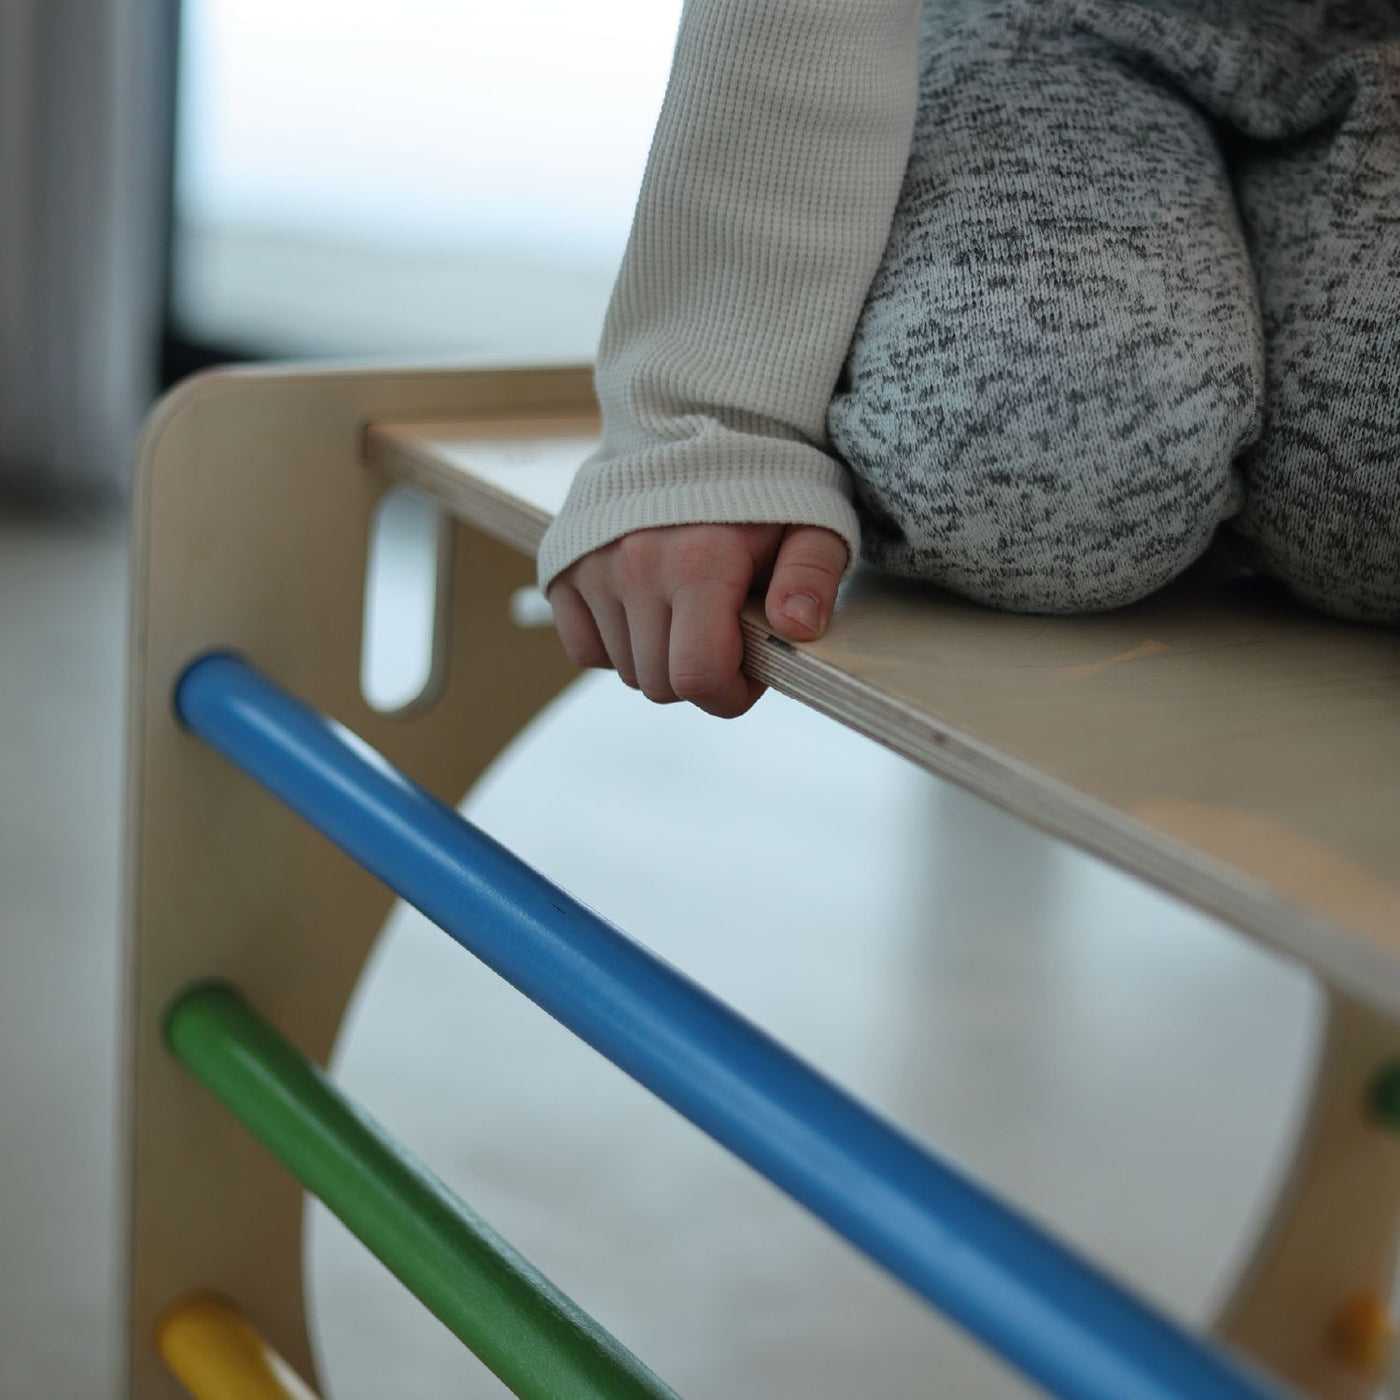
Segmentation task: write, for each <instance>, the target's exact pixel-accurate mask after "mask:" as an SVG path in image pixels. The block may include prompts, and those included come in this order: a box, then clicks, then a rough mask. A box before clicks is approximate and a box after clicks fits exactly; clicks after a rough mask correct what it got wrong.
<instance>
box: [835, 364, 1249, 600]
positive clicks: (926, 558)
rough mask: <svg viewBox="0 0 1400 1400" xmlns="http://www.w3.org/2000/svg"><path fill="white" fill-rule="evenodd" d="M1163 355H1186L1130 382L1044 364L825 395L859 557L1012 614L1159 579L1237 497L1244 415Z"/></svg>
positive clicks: (1123, 591) (1148, 585) (1184, 558)
mask: <svg viewBox="0 0 1400 1400" xmlns="http://www.w3.org/2000/svg"><path fill="white" fill-rule="evenodd" d="M1170 363H1175V364H1177V365H1181V366H1182V367H1183V369H1185V368H1186V367H1185V365H1184V362H1182V361H1180V360H1178V361H1174V362H1169V363H1167V364H1164V367H1163V372H1162V373H1159V374H1157V375H1155V376H1154V378H1153V380H1152V382H1150V383H1148V384H1137V385H1134V386H1127V385H1123V384H1121V383H1119V382H1118V381H1116V380H1114V379H1112V378H1110V376H1109V375H1107V374H1095V373H1093V372H1092V371H1087V372H1086V370H1085V367H1083V366H1081V367H1080V368H1079V370H1078V372H1077V373H1071V372H1068V371H1065V370H1064V369H1062V368H1059V369H1056V370H1054V371H1051V370H1049V369H1047V370H1045V372H1043V373H1041V374H1038V375H1037V376H1036V377H1035V379H1034V380H1033V382H1032V383H1030V384H1028V383H1027V381H1026V380H1024V379H1022V380H1021V387H1022V388H1029V389H1031V390H1032V392H1029V393H1026V394H1021V393H1018V394H1017V395H1016V396H1015V398H1014V399H1011V400H1006V399H1003V400H1001V401H998V398H997V396H996V395H995V393H990V394H986V395H983V396H982V397H979V398H976V399H972V398H969V397H966V396H963V397H961V398H958V397H954V396H951V395H950V396H948V397H946V398H941V397H940V396H939V395H938V394H937V393H934V392H921V393H920V394H918V395H916V396H910V397H909V398H908V399H907V400H905V401H904V402H901V403H899V404H892V403H890V402H889V401H888V399H886V400H885V401H883V402H880V403H873V404H872V403H869V402H863V401H862V400H861V397H860V395H859V394H858V393H855V394H852V395H847V396H845V397H844V398H843V399H841V400H838V401H837V402H836V403H834V404H833V410H832V415H831V418H830V426H831V429H832V440H833V443H834V445H835V446H836V447H837V450H838V451H839V452H841V454H842V456H843V457H844V458H845V460H846V461H847V462H848V464H849V465H850V466H851V468H852V470H853V472H854V474H855V477H856V482H857V498H858V501H859V503H860V504H861V506H862V507H863V512H864V515H865V555H866V558H867V559H868V560H869V561H870V562H871V563H874V564H876V565H878V566H880V567H883V568H886V569H889V570H891V571H893V572H896V573H899V574H903V575H906V576H911V577H918V578H923V579H926V580H928V581H930V582H933V583H938V584H940V585H942V586H944V587H947V588H950V589H952V590H954V591H955V592H958V593H960V594H962V595H963V596H964V597H968V598H971V599H973V600H975V601H977V602H980V603H984V604H987V605H988V606H991V607H997V608H1004V609H1008V610H1012V611H1017V612H1042V613H1082V612H1098V611H1103V610H1106V609H1110V608H1117V607H1122V606H1124V605H1126V604H1128V603H1133V602H1136V601H1137V600H1138V599H1140V598H1143V597H1145V596H1146V595H1148V594H1150V593H1152V592H1154V591H1155V590H1156V589H1158V588H1160V587H1162V586H1163V585H1164V584H1166V583H1168V582H1169V581H1170V580H1171V579H1173V578H1175V577H1176V576H1177V575H1178V574H1180V573H1181V572H1182V571H1183V570H1185V569H1186V568H1187V567H1188V566H1189V565H1191V564H1192V563H1193V562H1194V561H1195V560H1196V559H1198V558H1199V557H1200V556H1201V554H1203V553H1204V552H1205V550H1206V548H1207V546H1208V545H1209V543H1210V540H1211V538H1212V537H1213V535H1214V533H1215V531H1216V529H1217V527H1218V526H1219V525H1220V524H1221V522H1222V521H1224V520H1226V519H1228V518H1229V517H1230V516H1232V515H1233V514H1234V513H1235V512H1236V511H1237V510H1238V509H1239V506H1240V502H1241V488H1240V481H1239V477H1238V474H1237V472H1236V471H1235V469H1234V466H1233V458H1234V457H1235V455H1236V453H1237V451H1238V449H1239V445H1240V440H1241V436H1242V435H1247V433H1248V430H1249V426H1248V425H1249V422H1250V420H1251V413H1250V412H1249V410H1248V409H1247V406H1244V405H1242V404H1241V402H1240V401H1239V399H1238V398H1237V397H1235V396H1231V395H1225V396H1220V397H1216V398H1214V399H1212V398H1211V397H1210V396H1209V395H1207V396H1204V397H1203V396H1202V395H1201V394H1200V392H1199V387H1200V386H1199V384H1198V383H1197V382H1196V381H1195V377H1194V375H1193V374H1190V373H1189V371H1188V373H1187V375H1186V377H1185V378H1183V376H1177V377H1176V378H1175V379H1174V378H1173V377H1172V376H1171V374H1170V373H1168V372H1167V370H1168V369H1169V368H1170ZM1186 379H1189V382H1186ZM1128 394H1132V395H1133V396H1134V397H1133V398H1132V401H1129V399H1128V398H1125V395H1128Z"/></svg>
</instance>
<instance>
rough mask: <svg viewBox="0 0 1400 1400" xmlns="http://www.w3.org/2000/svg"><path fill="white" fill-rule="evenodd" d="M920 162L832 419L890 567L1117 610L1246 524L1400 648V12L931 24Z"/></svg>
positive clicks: (936, 11) (954, 3)
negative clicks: (1390, 629) (1387, 629)
mask: <svg viewBox="0 0 1400 1400" xmlns="http://www.w3.org/2000/svg"><path fill="white" fill-rule="evenodd" d="M921 62H922V74H921V88H920V104H919V110H918V115H917V121H916V126H915V131H914V138H913V145H912V150H911V158H910V161H909V165H908V168H907V171H906V174H905V178H904V183H903V187H902V192H901V195H900V198H899V202H898V205H897V208H896V212H895V216H894V221H893V225H892V229H891V234H890V238H889V242H888V246H887V248H886V251H885V256H884V259H883V262H882V264H881V266H880V269H879V271H878V273H877V274H876V277H875V281H874V283H873V285H872V286H871V288H870V292H869V295H868V298H867V301H866V304H865V308H864V311H863V313H862V315H861V317H860V320H859V323H858V325H857V327H856V331H855V336H854V339H853V341H852V344H851V347H850V352H849V357H848V359H847V363H846V367H845V370H844V372H843V375H842V378H841V380H840V381H839V383H838V386H837V392H836V394H835V396H834V398H833V399H832V402H831V405H830V409H829V412H828V418H827V427H828V433H829V437H830V441H831V444H832V448H833V450H834V451H835V452H836V453H837V454H839V456H840V457H841V458H842V459H843V460H844V461H845V462H846V463H847V464H848V465H849V467H850V469H851V472H852V474H853V477H854V479H855V489H856V500H857V507H858V510H859V512H860V515H861V525H862V532H863V552H864V557H865V558H867V559H869V560H871V561H872V562H874V563H876V564H879V565H881V566H882V567H884V568H886V569H890V570H893V571H895V572H897V573H901V574H906V575H910V576H914V577H919V578H924V579H929V580H932V581H934V582H936V583H940V584H943V585H945V586H947V587H949V588H951V589H953V590H955V591H957V592H959V593H961V594H964V595H965V596H967V597H970V598H973V599H976V600H978V601H981V602H985V603H988V604H991V605H993V606H996V607H1001V608H1012V609H1017V610H1024V611H1032V612H1051V613H1066V612H1079V611H1088V610H1095V609H1102V608H1111V607H1115V606H1118V605H1121V604H1124V603H1127V602H1130V601H1132V600H1134V599H1136V598H1140V597H1142V596H1143V595H1145V594H1147V593H1150V592H1151V591H1153V590H1154V589H1156V588H1158V587H1160V586H1161V585H1162V584H1163V583H1165V582H1167V581H1168V580H1169V579H1171V578H1173V577H1174V576H1175V575H1177V574H1178V573H1180V572H1181V571H1182V570H1183V569H1184V568H1185V567H1186V566H1187V565H1188V564H1190V563H1191V562H1192V561H1193V560H1194V559H1196V558H1197V557H1199V556H1200V555H1201V554H1202V553H1203V552H1204V551H1205V549H1206V548H1207V546H1208V545H1209V544H1210V542H1211V540H1212V538H1213V537H1214V536H1216V534H1217V532H1220V533H1222V534H1223V535H1224V536H1226V537H1228V538H1229V539H1230V540H1231V541H1233V543H1234V545H1235V547H1236V549H1237V551H1238V552H1240V553H1241V555H1242V556H1243V557H1246V558H1247V559H1248V560H1249V562H1251V563H1252V564H1253V565H1254V566H1255V567H1257V568H1259V569H1261V570H1263V571H1265V572H1268V573H1270V574H1273V575H1274V576H1276V577H1278V578H1280V579H1282V580H1284V581H1285V582H1286V583H1287V584H1288V585H1289V587H1291V588H1292V589H1293V590H1294V591H1295V593H1296V594H1297V595H1298V596H1299V597H1300V598H1302V599H1304V600H1305V601H1307V602H1308V603H1310V604H1312V605H1314V606H1316V607H1318V608H1321V609H1324V610H1325V611H1328V612H1330V613H1333V614H1335V615H1338V616H1342V617H1347V618H1355V619H1360V620H1365V621H1372V622H1382V623H1388V624H1391V625H1396V624H1400V16H1398V15H1397V7H1396V6H1395V5H1393V4H1390V3H1383V0H1348V2H1347V3H1337V2H1336V0H1331V3H1329V2H1328V0H1151V3H1149V2H1148V0H1142V2H1141V3H1132V2H1130V0H1019V2H1018V3H1010V2H1007V0H1003V2H1001V3H995V2H993V0H928V3H927V5H926V7H925V17H924V32H923V44H922V51H921Z"/></svg>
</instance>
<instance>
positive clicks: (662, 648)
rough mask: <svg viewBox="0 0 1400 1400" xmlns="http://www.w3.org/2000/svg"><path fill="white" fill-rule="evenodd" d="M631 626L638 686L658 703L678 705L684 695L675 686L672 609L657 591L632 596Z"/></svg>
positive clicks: (628, 623)
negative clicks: (672, 661)
mask: <svg viewBox="0 0 1400 1400" xmlns="http://www.w3.org/2000/svg"><path fill="white" fill-rule="evenodd" d="M627 630H628V634H629V636H630V638H631V642H632V664H633V665H634V666H635V667H636V671H637V685H638V688H639V689H640V690H641V692H642V694H643V695H645V696H646V698H647V699H648V700H654V701H655V702H656V703H657V704H658V705H674V704H675V703H676V701H677V700H678V699H679V698H680V697H679V696H678V695H677V694H676V692H675V691H674V690H672V688H671V663H670V641H671V609H670V608H669V607H667V606H666V604H665V603H664V602H663V601H662V600H661V599H660V598H658V597H656V596H655V595H654V594H643V595H641V596H639V597H633V598H630V599H629V600H628V601H627Z"/></svg>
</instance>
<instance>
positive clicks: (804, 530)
mask: <svg viewBox="0 0 1400 1400" xmlns="http://www.w3.org/2000/svg"><path fill="white" fill-rule="evenodd" d="M845 571H846V542H845V540H843V539H842V538H841V536H840V535H838V534H836V533H834V532H833V531H831V530H826V529H823V528H822V527H821V526H819V525H789V526H788V528H787V530H786V531H785V533H784V534H783V539H782V543H781V544H780V545H779V546H778V557H777V558H776V559H775V560H774V561H773V575H772V580H771V582H770V583H769V585H768V597H767V600H766V602H765V604H764V607H765V611H766V612H767V614H768V625H769V626H770V627H771V628H772V629H773V630H774V631H775V632H776V633H777V634H778V635H779V636H780V637H786V638H787V639H788V640H789V641H792V642H810V641H813V640H815V639H816V638H817V637H820V636H821V634H822V633H823V632H825V631H826V627H827V624H828V623H829V622H830V621H831V612H832V609H833V608H835V606H836V590H837V589H838V588H839V587H840V584H841V575H842V574H843V573H844V572H845Z"/></svg>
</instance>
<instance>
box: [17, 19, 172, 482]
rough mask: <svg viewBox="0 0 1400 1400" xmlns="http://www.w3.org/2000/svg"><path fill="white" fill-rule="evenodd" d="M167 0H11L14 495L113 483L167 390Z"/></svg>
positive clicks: (123, 473)
mask: <svg viewBox="0 0 1400 1400" xmlns="http://www.w3.org/2000/svg"><path fill="white" fill-rule="evenodd" d="M167 3H168V0H0V493H6V494H14V493H19V494H22V495H26V496H56V495H83V496H90V495H113V494H117V493H119V492H120V491H121V490H122V489H123V488H124V487H125V484H126V481H127V479H128V473H129V463H130V460H131V455H132V446H133V442H134V438H135V435H136V432H137V429H138V427H139V424H140V420H141V417H142V415H143V414H144V412H145V410H146V408H147V406H148V405H149V403H150V400H151V397H152V394H153V392H154V389H155V376H156V366H157V354H158V348H159V341H160V322H161V316H162V305H161V302H162V292H163V282H164V256H165V254H164V242H165V239H166V236H167V203H168V181H169V141H170V131H169V127H170V111H171V106H172V103H171V98H170V89H171V81H170V73H171V69H172V66H173V64H172V56H171V52H170V48H171V31H172V26H171V24H170V23H169V10H168V9H167Z"/></svg>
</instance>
